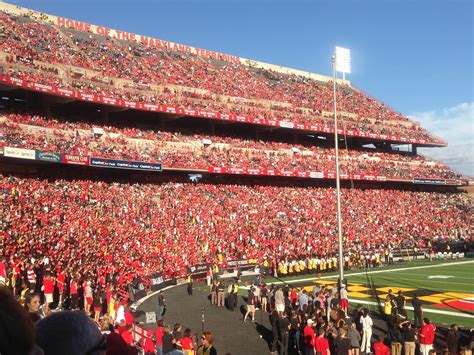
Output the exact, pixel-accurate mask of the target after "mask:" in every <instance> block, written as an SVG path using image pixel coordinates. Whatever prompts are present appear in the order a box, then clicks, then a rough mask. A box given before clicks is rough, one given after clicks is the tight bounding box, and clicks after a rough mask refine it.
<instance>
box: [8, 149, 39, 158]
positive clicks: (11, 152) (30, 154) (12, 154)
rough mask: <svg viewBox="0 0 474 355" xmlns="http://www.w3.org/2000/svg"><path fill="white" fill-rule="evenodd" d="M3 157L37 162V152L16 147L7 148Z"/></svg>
mask: <svg viewBox="0 0 474 355" xmlns="http://www.w3.org/2000/svg"><path fill="white" fill-rule="evenodd" d="M3 155H4V156H5V157H8V158H19V159H31V160H35V159H36V156H35V151H34V150H33V149H23V148H14V147H5V148H4V149H3Z"/></svg>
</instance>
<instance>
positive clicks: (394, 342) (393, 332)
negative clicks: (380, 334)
mask: <svg viewBox="0 0 474 355" xmlns="http://www.w3.org/2000/svg"><path fill="white" fill-rule="evenodd" d="M388 338H389V340H390V345H391V350H392V352H391V354H392V355H401V354H402V342H403V336H402V330H401V329H400V325H399V324H398V323H397V322H395V323H394V324H393V325H392V327H391V328H390V329H389V330H388Z"/></svg>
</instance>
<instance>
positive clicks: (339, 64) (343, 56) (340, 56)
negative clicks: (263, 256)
mask: <svg viewBox="0 0 474 355" xmlns="http://www.w3.org/2000/svg"><path fill="white" fill-rule="evenodd" d="M331 61H332V82H333V107H334V149H335V153H336V154H335V156H336V201H337V241H338V256H339V258H338V259H339V260H338V264H339V265H338V266H339V282H338V285H339V288H341V287H342V286H344V285H345V284H346V282H345V281H344V245H343V243H342V221H341V185H340V179H339V138H338V132H337V131H338V128H337V102H336V70H337V71H342V75H343V79H344V80H345V73H350V72H351V52H350V50H349V49H345V48H341V47H336V53H335V54H334V55H333V56H332V57H331Z"/></svg>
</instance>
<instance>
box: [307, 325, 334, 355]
mask: <svg viewBox="0 0 474 355" xmlns="http://www.w3.org/2000/svg"><path fill="white" fill-rule="evenodd" d="M313 325H314V321H313V320H312V319H311V318H310V319H308V320H307V322H306V326H305V327H304V330H303V336H304V347H305V355H314V354H315V346H316V334H315V333H314V328H313ZM328 347H329V345H328Z"/></svg>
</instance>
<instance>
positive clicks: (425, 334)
mask: <svg viewBox="0 0 474 355" xmlns="http://www.w3.org/2000/svg"><path fill="white" fill-rule="evenodd" d="M435 332H436V326H435V325H434V324H432V323H431V322H430V320H429V319H428V318H423V326H422V327H421V329H420V353H421V354H422V355H428V354H429V352H430V350H432V349H433V344H434V340H435Z"/></svg>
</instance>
